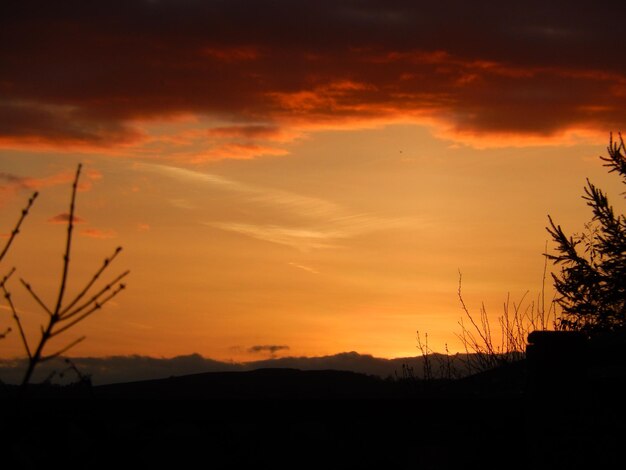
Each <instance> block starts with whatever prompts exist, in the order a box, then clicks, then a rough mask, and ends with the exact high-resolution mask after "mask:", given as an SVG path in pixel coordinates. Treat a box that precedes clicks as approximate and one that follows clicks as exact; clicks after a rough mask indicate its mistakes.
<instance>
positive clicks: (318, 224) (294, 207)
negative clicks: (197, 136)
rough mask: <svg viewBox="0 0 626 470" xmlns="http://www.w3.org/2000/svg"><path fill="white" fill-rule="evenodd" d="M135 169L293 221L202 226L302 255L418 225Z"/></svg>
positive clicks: (176, 171) (200, 177)
mask: <svg viewBox="0 0 626 470" xmlns="http://www.w3.org/2000/svg"><path fill="white" fill-rule="evenodd" d="M136 168H137V169H140V170H143V171H151V172H155V173H158V174H161V175H164V176H168V177H172V178H176V179H179V180H181V181H185V182H187V183H196V184H201V185H207V186H208V187H210V188H211V189H217V190H221V191H224V192H227V193H230V194H233V195H235V196H238V197H239V199H240V200H241V201H242V202H245V203H248V204H254V205H256V206H257V207H260V208H265V209H268V210H271V211H272V212H276V213H279V214H286V215H289V219H290V221H289V222H286V221H284V220H280V221H278V220H274V221H272V220H270V221H268V222H263V223H259V222H254V223H253V222H250V221H249V220H211V221H203V222H202V223H203V224H204V225H207V226H210V227H214V228H217V229H220V230H226V231H230V232H234V233H238V234H240V235H244V236H248V237H252V238H255V239H258V240H263V241H266V242H271V243H276V244H280V245H286V246H289V247H292V248H296V249H299V250H302V251H308V250H313V249H324V248H336V247H338V246H340V241H341V240H345V239H348V238H352V237H355V236H358V235H362V234H366V233H370V232H375V231H379V230H389V229H394V228H401V227H409V226H414V225H415V224H416V223H417V221H416V220H413V219H407V218H401V217H398V218H390V217H382V216H378V215H375V214H367V213H353V212H351V211H349V210H348V209H346V208H344V207H342V206H340V205H338V204H335V203H333V202H331V201H327V200H324V199H321V198H314V197H310V196H304V195H301V194H296V193H293V192H290V191H284V190H281V189H276V188H267V187H260V186H254V185H250V184H245V183H242V182H238V181H234V180H231V179H228V178H225V177H223V176H220V175H215V174H210V173H204V172H200V171H195V170H189V169H184V168H178V167H172V166H166V165H157V164H137V165H136ZM171 202H172V204H173V205H175V206H176V207H179V208H183V209H187V210H194V209H197V207H196V206H194V205H193V204H192V203H191V202H189V201H187V200H178V199H177V200H175V201H171ZM422 223H423V221H422Z"/></svg>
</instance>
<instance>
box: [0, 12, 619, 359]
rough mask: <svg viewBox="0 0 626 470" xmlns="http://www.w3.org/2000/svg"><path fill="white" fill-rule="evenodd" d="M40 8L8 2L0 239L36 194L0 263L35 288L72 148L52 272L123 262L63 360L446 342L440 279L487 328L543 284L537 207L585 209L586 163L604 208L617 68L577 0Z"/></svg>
mask: <svg viewBox="0 0 626 470" xmlns="http://www.w3.org/2000/svg"><path fill="white" fill-rule="evenodd" d="M39 7H40V8H39V9H38V14H37V16H35V15H33V13H32V10H30V9H29V8H25V7H20V6H15V5H13V6H3V7H1V8H2V10H3V13H4V14H3V15H0V18H2V19H0V23H1V25H2V28H0V30H2V31H3V33H2V36H3V38H4V40H3V41H2V44H3V45H2V46H0V47H1V49H0V59H1V63H2V64H3V67H2V68H3V78H2V80H0V124H1V125H0V207H1V208H2V209H1V217H0V233H2V234H4V233H6V232H8V231H9V230H11V229H12V227H13V224H14V223H15V219H16V218H17V217H18V216H19V211H20V210H21V208H22V207H23V205H24V203H25V201H26V199H27V198H28V196H29V194H30V193H31V192H32V191H34V190H38V191H40V193H41V197H40V198H39V200H38V201H37V203H36V205H35V207H34V208H33V211H32V213H31V214H30V215H29V217H28V218H27V220H26V222H25V224H24V227H23V230H22V233H20V235H19V237H18V239H17V240H16V243H15V246H13V247H12V249H11V252H10V254H9V257H8V258H7V259H6V260H5V261H4V262H3V264H2V266H1V268H2V270H6V269H8V267H9V266H13V265H15V266H16V267H17V268H18V270H19V272H20V275H21V276H23V277H24V278H25V279H28V280H29V282H31V283H32V284H33V285H34V286H37V288H38V289H39V290H40V291H41V292H42V295H43V296H47V297H51V296H52V295H53V293H54V290H55V283H56V282H57V277H58V273H59V271H60V265H61V255H62V248H63V236H64V230H65V229H64V226H63V225H62V224H60V223H62V222H63V221H64V218H63V217H64V214H66V213H67V209H68V208H67V204H68V202H69V190H70V184H71V180H72V174H73V170H74V168H75V165H76V164H77V163H78V162H79V161H80V162H83V164H84V165H85V172H84V175H83V177H82V179H81V186H80V188H79V189H80V192H79V195H78V212H77V216H78V219H77V225H76V235H77V236H76V241H75V250H76V252H75V259H74V260H73V262H72V263H73V264H72V266H71V272H70V275H71V278H70V280H71V283H72V284H71V285H70V288H73V289H78V288H79V286H80V285H81V282H82V281H83V280H84V279H85V276H87V275H88V273H90V272H91V271H92V270H93V269H94V267H96V266H98V264H99V263H100V262H101V261H102V259H104V257H105V256H107V255H108V254H110V251H111V250H112V249H114V248H115V246H118V245H122V246H123V247H124V253H123V256H121V257H120V259H119V260H116V263H117V264H118V266H119V268H120V269H123V268H124V269H125V268H129V269H130V270H131V271H132V274H131V276H130V278H129V280H128V289H127V291H126V292H124V293H123V295H121V296H119V298H116V299H115V302H114V303H112V304H111V305H107V306H106V308H105V309H104V310H103V311H102V312H99V313H98V314H96V315H94V316H93V318H90V319H88V320H87V321H86V322H85V323H84V324H82V325H81V326H80V328H78V329H77V330H76V331H75V332H73V333H72V334H70V335H69V336H70V337H68V340H71V339H72V338H73V337H75V336H80V335H82V334H84V335H86V336H87V340H86V341H85V342H84V343H81V344H80V345H79V346H77V347H76V349H73V350H72V352H71V355H76V356H78V355H80V356H87V355H94V356H107V355H117V354H122V355H129V354H146V355H152V356H162V357H171V356H175V355H183V354H191V353H199V354H202V355H204V356H206V357H212V358H215V359H219V360H230V359H233V360H253V359H257V358H260V357H262V356H259V354H261V355H262V354H266V353H267V351H266V350H263V349H259V350H258V351H256V350H255V348H254V347H255V346H260V345H264V346H272V345H274V346H283V345H285V346H288V347H289V349H288V350H287V349H279V350H277V354H288V355H296V356H313V355H329V354H335V353H340V352H345V351H357V352H359V353H364V354H373V355H375V356H378V357H387V358H390V357H401V356H413V355H417V354H419V351H418V349H417V347H416V341H415V331H416V330H419V331H420V332H428V333H429V341H430V346H431V348H432V349H434V350H436V351H443V349H444V345H445V344H448V348H449V350H450V351H451V352H455V351H462V345H461V344H460V343H459V341H458V339H457V338H456V336H455V333H458V332H459V330H458V325H457V321H458V320H459V319H460V318H461V317H462V315H463V312H462V310H461V307H460V305H459V302H458V299H457V288H458V282H459V277H458V276H459V275H458V272H459V270H460V271H461V272H462V273H463V292H464V298H465V300H466V303H467V305H468V307H469V308H470V310H472V312H476V313H477V312H478V309H479V307H480V304H481V302H482V301H484V302H485V304H486V306H487V310H488V311H489V312H490V313H491V314H492V315H493V318H494V321H495V317H496V316H497V315H498V314H500V313H501V310H502V303H503V302H504V300H505V299H506V297H507V293H510V295H511V300H518V299H520V298H521V297H522V296H523V295H524V293H525V292H526V291H530V294H528V297H527V299H533V300H534V299H536V295H537V293H538V291H539V290H540V288H541V280H542V276H543V265H544V259H543V256H542V253H543V250H544V246H545V243H546V241H548V239H549V235H548V234H547V232H546V231H545V226H546V224H547V214H550V215H552V216H553V217H554V218H555V220H556V221H558V222H559V223H560V224H562V225H563V226H564V227H565V228H566V230H567V231H568V232H569V233H572V232H579V231H580V230H582V228H583V224H584V223H585V222H586V221H588V220H589V219H590V213H589V211H588V207H587V206H586V205H585V203H584V201H582V199H581V198H580V196H581V194H582V187H583V186H584V183H585V178H586V177H589V178H590V179H591V180H592V181H593V182H594V183H595V184H597V185H598V186H599V187H600V188H602V189H603V190H605V191H606V192H607V193H608V194H609V198H610V199H611V202H612V203H613V204H614V205H615V206H616V207H617V208H618V209H620V208H621V207H622V206H621V205H623V201H622V200H620V199H619V197H618V195H619V194H620V191H621V188H620V186H619V181H618V179H616V178H614V177H613V176H612V175H609V174H607V173H606V169H605V168H603V167H602V165H601V162H600V161H599V160H598V158H597V157H598V155H602V154H604V153H605V147H606V145H607V142H608V138H609V133H610V132H617V131H619V130H621V129H623V128H624V125H623V123H624V121H623V117H622V112H621V110H622V109H624V104H625V103H624V100H626V93H624V90H626V70H624V69H623V68H624V67H623V65H622V64H620V63H619V62H617V61H615V60H612V58H611V57H608V56H609V54H602V53H600V52H601V51H604V50H606V48H607V47H609V46H613V47H614V45H615V44H616V41H620V40H621V41H623V39H622V38H621V37H618V36H616V35H617V31H611V32H610V34H609V33H607V32H606V31H605V29H604V28H602V32H603V34H604V35H600V34H596V33H597V31H596V30H597V29H598V26H597V24H596V23H594V22H592V21H588V19H589V18H594V17H598V15H601V12H600V11H599V10H598V11H595V10H594V9H593V8H594V7H591V6H589V7H586V8H587V9H589V10H590V11H587V9H585V10H584V11H583V10H580V11H578V10H577V11H570V10H571V9H568V10H567V14H565V15H564V14H563V9H562V8H561V6H558V8H557V5H555V6H547V7H546V8H545V9H544V10H543V11H542V14H541V15H539V14H538V13H537V14H535V13H532V9H527V8H523V9H522V10H523V11H522V10H520V8H521V6H520V7H514V6H510V5H509V6H507V7H506V8H505V7H500V6H496V7H494V8H495V10H493V11H491V12H490V14H489V15H486V14H484V13H485V12H483V11H481V10H480V9H478V10H477V9H476V8H474V7H472V8H470V7H469V6H467V5H466V4H465V3H464V2H454V1H451V2H449V5H440V6H433V7H432V8H430V9H427V10H421V9H420V8H419V6H418V5H415V4H414V2H407V1H402V0H396V1H393V2H386V3H385V4H384V5H382V6H381V4H380V3H379V2H374V1H369V0H368V1H365V2H360V3H358V4H354V3H353V2H330V1H329V2H321V3H319V4H318V5H317V6H314V5H313V4H309V3H306V4H302V5H299V6H298V7H297V8H296V7H295V6H294V5H292V4H291V3H290V2H288V1H278V2H271V3H267V4H266V3H264V2H256V3H255V6H254V7H253V5H252V4H251V3H250V2H249V1H246V0H236V1H232V2H228V3H226V4H224V3H223V2H217V3H215V2H193V1H192V2H185V3H184V4H180V3H177V2H174V1H163V2H142V1H139V0H136V1H130V2H125V3H124V4H122V5H117V6H116V7H115V8H113V9H111V11H108V9H106V8H105V9H102V8H101V7H102V5H100V4H98V2H95V3H91V4H89V5H87V4H85V5H81V6H80V7H77V6H76V5H72V6H69V5H65V4H60V5H57V6H55V7H54V8H53V7H51V6H50V5H47V3H46V2H41V4H40V5H39ZM468 8H469V10H468ZM511 8H514V9H516V10H519V11H518V12H517V13H519V14H518V15H517V16H516V15H510V11H509V9H511ZM598 8H599V7H598ZM105 10H106V11H105ZM111 15H113V16H111ZM277 18H290V21H288V22H286V21H279V20H278V19H277ZM467 18H475V21H468V20H467ZM443 21H445V22H447V27H448V29H447V30H448V31H452V32H453V34H445V35H444V34H442V33H441V31H442V30H441V28H440V25H441V24H442V22H443ZM225 25H229V26H228V27H227V26H225ZM438 25H439V26H438ZM322 30H323V31H324V34H319V31H322ZM416 31H417V32H419V34H418V33H417V32H416ZM605 33H606V34H605ZM77 38H80V40H77ZM59 222H60V223H59ZM1 274H2V275H4V271H3V272H2V273H1ZM547 284H548V285H547V287H549V286H550V282H549V279H548V283H547ZM11 291H12V293H13V294H14V295H15V299H16V305H17V306H18V308H19V309H20V311H22V312H23V316H24V319H25V320H24V321H25V323H26V324H27V333H28V334H30V335H31V336H36V335H37V328H38V325H39V321H40V320H41V317H39V314H38V313H37V312H36V308H35V307H36V306H35V305H33V303H32V300H31V299H29V298H28V297H27V295H25V293H24V292H22V291H21V286H20V285H19V283H13V284H12V285H11ZM2 312H7V314H6V315H0V330H1V331H4V328H5V326H9V325H10V323H11V320H10V315H9V314H8V311H7V307H6V305H4V304H0V313H2ZM61 343H63V341H61ZM61 343H59V344H61ZM0 345H1V346H2V349H1V350H0V357H13V356H16V355H19V354H23V351H21V348H20V343H19V338H18V337H17V335H16V334H15V331H14V332H12V333H11V334H10V335H8V336H7V338H5V339H4V340H2V341H1V342H0ZM254 351H256V352H254Z"/></svg>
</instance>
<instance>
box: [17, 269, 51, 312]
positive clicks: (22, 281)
mask: <svg viewBox="0 0 626 470" xmlns="http://www.w3.org/2000/svg"><path fill="white" fill-rule="evenodd" d="M20 282H21V283H22V285H23V286H24V287H25V288H26V290H27V291H28V293H29V294H30V295H32V296H33V299H35V301H36V302H37V303H38V304H39V306H40V307H41V308H43V309H44V310H45V311H46V313H47V314H48V315H50V316H52V312H51V311H50V309H49V308H48V307H47V306H46V304H44V303H43V301H42V300H41V299H40V298H39V296H38V295H37V294H35V291H34V290H33V288H32V287H31V285H30V284H29V283H28V282H26V281H25V280H24V279H22V278H20Z"/></svg>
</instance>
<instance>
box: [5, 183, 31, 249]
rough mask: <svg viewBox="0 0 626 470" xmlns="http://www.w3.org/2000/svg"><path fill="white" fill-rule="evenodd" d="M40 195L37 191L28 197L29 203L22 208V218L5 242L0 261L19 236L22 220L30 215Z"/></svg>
mask: <svg viewBox="0 0 626 470" xmlns="http://www.w3.org/2000/svg"><path fill="white" fill-rule="evenodd" d="M38 195H39V193H38V192H36V191H35V192H34V193H33V195H32V196H31V197H30V198H29V199H28V203H27V204H26V207H25V208H24V209H22V214H21V215H20V218H19V219H18V221H17V224H15V228H14V229H13V230H12V231H11V235H9V239H8V240H7V242H6V243H5V245H4V248H3V249H2V252H1V253H0V261H2V259H3V258H4V257H5V256H6V254H7V252H8V251H9V248H10V247H11V244H12V243H13V241H14V240H15V237H16V236H17V234H18V233H20V227H21V226H22V222H24V219H25V218H26V216H27V215H28V212H29V211H30V208H31V207H32V206H33V204H34V203H35V199H37V196H38Z"/></svg>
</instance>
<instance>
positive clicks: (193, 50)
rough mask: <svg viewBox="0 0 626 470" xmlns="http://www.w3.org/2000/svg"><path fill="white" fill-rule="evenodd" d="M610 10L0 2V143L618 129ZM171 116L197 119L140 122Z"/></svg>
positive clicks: (531, 135) (321, 1)
mask: <svg viewBox="0 0 626 470" xmlns="http://www.w3.org/2000/svg"><path fill="white" fill-rule="evenodd" d="M35 12H36V13H35ZM625 13H626V4H622V3H617V4H615V5H611V6H610V7H609V6H606V5H604V4H600V3H599V2H594V3H591V2H589V3H588V4H586V5H582V6H580V5H576V6H575V7H574V6H573V5H572V4H571V2H565V1H564V0H561V1H555V2H539V1H529V2H524V3H523V4H522V3H517V4H510V2H499V3H498V2H484V3H476V2H465V1H461V0H448V1H445V0H442V1H440V2H436V3H432V2H420V1H415V0H388V1H385V2H383V1H374V0H359V1H357V0H316V1H302V2H293V1H292V0H272V1H269V0H268V1H264V0H230V1H228V2H223V1H218V0H204V1H200V0H188V1H185V2H180V1H176V0H162V1H158V2H148V1H144V0H124V1H122V0H119V1H110V0H107V1H104V0H101V1H94V2H79V1H60V2H47V1H43V0H40V1H34V2H27V3H25V2H17V1H7V2H3V4H2V6H0V64H1V67H2V78H1V79H0V148H16V147H25V148H36V149H46V148H55V149H57V150H58V149H59V148H65V149H75V148H77V149H81V150H90V149H107V151H108V152H117V153H119V154H122V155H130V156H153V157H154V156H156V157H161V156H164V157H165V156H170V157H173V158H180V159H185V160H189V161H204V160H207V159H219V158H252V157H256V156H260V155H277V154H281V152H282V153H284V150H283V149H282V147H280V145H283V144H284V143H286V142H289V141H290V140H293V139H295V138H297V137H299V136H302V135H304V134H306V133H307V132H312V131H315V130H318V129H327V128H331V129H332V128H338V127H339V128H350V127H362V126H369V125H372V123H376V124H386V123H392V122H399V121H403V122H407V121H408V122H421V123H427V124H429V125H431V126H433V128H434V131H435V132H436V133H438V134H441V135H443V136H448V137H450V136H452V137H454V138H457V139H461V140H465V141H467V142H471V143H480V142H481V141H483V142H489V141H490V140H492V141H497V140H502V139H506V138H513V139H515V138H516V139H518V140H520V141H523V140H524V139H527V140H528V141H532V140H535V141H537V140H542V139H544V140H546V139H553V138H562V137H563V136H565V135H569V134H572V133H576V132H586V133H594V132H600V133H601V134H602V135H603V136H604V135H605V134H606V133H607V132H608V131H610V130H618V129H620V128H623V126H624V116H623V112H622V110H623V109H625V107H626V62H625V61H622V60H619V56H616V53H619V51H621V50H623V49H624V46H626V36H625V35H624V34H623V32H622V30H621V28H619V27H610V26H607V19H610V18H620V17H622V16H625ZM181 116H191V117H195V120H196V122H195V124H193V125H192V124H191V123H190V124H189V126H188V127H187V128H186V127H185V126H181V125H178V124H177V125H176V126H174V127H173V128H172V129H174V130H173V131H171V133H170V135H164V131H163V129H158V130H155V129H154V128H152V127H151V126H152V125H153V124H154V123H168V122H178V120H180V118H181ZM190 122H192V121H190ZM198 123H206V125H204V127H203V126H202V125H201V124H198ZM201 127H203V129H202V128H201Z"/></svg>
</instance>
